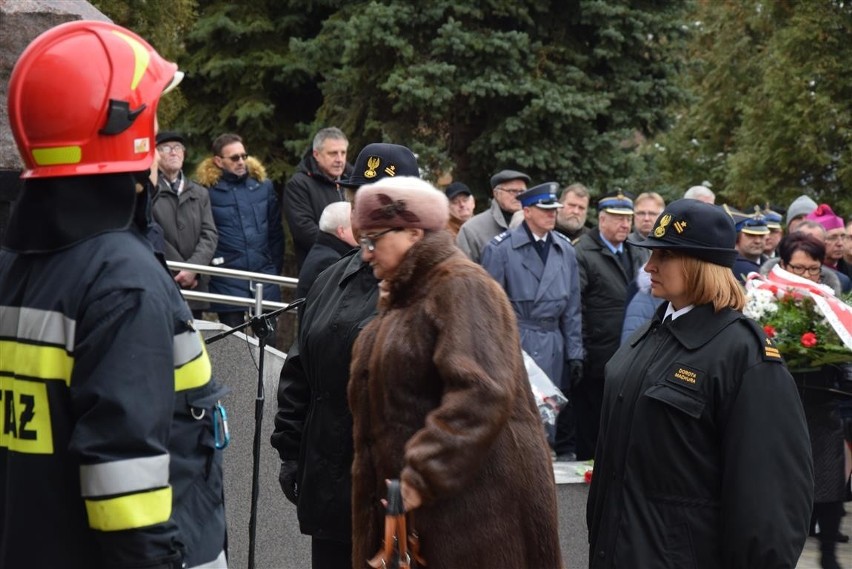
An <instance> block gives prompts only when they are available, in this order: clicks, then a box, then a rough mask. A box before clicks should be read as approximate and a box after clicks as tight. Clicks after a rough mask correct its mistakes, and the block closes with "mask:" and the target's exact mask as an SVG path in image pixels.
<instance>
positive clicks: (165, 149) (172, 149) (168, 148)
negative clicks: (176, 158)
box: [157, 144, 185, 154]
mask: <svg viewBox="0 0 852 569" xmlns="http://www.w3.org/2000/svg"><path fill="white" fill-rule="evenodd" d="M157 150H159V151H160V152H162V153H163V154H180V153H181V152H183V151H184V150H185V149H184V147H183V144H161V145H159V146H158V147H157Z"/></svg>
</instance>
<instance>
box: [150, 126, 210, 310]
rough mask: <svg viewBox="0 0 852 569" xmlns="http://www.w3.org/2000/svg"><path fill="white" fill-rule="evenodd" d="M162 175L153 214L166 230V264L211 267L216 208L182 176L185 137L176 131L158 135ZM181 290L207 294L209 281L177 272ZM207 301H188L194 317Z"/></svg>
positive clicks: (206, 194) (198, 188)
mask: <svg viewBox="0 0 852 569" xmlns="http://www.w3.org/2000/svg"><path fill="white" fill-rule="evenodd" d="M157 154H158V156H159V161H158V165H159V176H158V178H157V192H156V194H155V195H154V199H153V205H152V213H153V214H154V220H155V221H156V222H157V223H158V224H159V225H160V227H162V228H163V236H164V239H165V251H164V253H165V256H166V260H167V261H178V262H181V263H191V264H193V265H209V264H210V261H211V260H213V253H215V252H216V244H217V243H218V242H219V232H218V231H216V224H215V223H214V222H213V209H212V208H211V207H210V196H209V195H208V193H207V189H206V188H204V187H202V186H201V185H200V184H197V183H195V182H193V181H192V180H190V179H188V178H187V177H186V176H184V174H183V161H184V157H185V154H186V146H185V145H184V138H183V136H181V135H180V134H179V133H177V132H160V133H158V134H157ZM174 274H175V282H176V283H178V285H180V287H181V288H185V289H191V290H195V291H197V292H206V291H207V284H208V282H209V280H210V279H209V278H207V277H205V276H204V275H199V274H198V273H195V272H193V271H189V270H186V269H183V270H180V271H175V272H174ZM208 306H209V305H208V304H207V303H206V302H200V301H197V300H193V301H190V302H189V307H190V308H191V309H192V315H193V317H195V318H201V313H202V311H203V310H204V309H205V308H208Z"/></svg>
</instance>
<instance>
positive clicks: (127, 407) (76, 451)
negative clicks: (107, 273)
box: [70, 289, 182, 568]
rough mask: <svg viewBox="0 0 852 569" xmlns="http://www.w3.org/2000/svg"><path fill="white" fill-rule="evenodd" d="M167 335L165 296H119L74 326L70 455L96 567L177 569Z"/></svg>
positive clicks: (169, 333)
mask: <svg viewBox="0 0 852 569" xmlns="http://www.w3.org/2000/svg"><path fill="white" fill-rule="evenodd" d="M173 333H174V331H173V328H172V320H171V310H170V309H169V307H168V306H167V305H166V301H165V299H162V298H159V297H158V295H156V294H151V293H150V292H148V291H146V290H141V289H138V290H131V291H128V290H122V291H116V292H112V293H110V294H106V295H104V296H103V297H101V298H99V299H97V300H96V301H95V302H92V303H90V304H89V306H88V308H87V310H86V313H85V314H83V315H82V316H81V318H80V319H79V321H78V322H77V333H76V342H75V353H74V371H73V373H72V377H71V386H70V388H71V403H72V409H71V412H72V416H73V420H74V423H75V426H74V431H73V433H72V437H71V443H70V451H71V453H72V455H75V456H76V457H77V458H78V459H79V463H80V492H81V495H82V498H83V501H84V504H85V508H86V514H87V517H88V523H89V527H90V529H91V531H92V532H93V533H94V534H95V536H96V539H97V541H98V542H99V544H100V551H101V555H102V565H103V566H104V567H116V568H123V567H134V568H140V567H146V568H148V567H152V568H153V567H156V568H161V567H162V568H166V567H180V566H181V561H182V552H181V551H180V549H179V545H178V544H179V543H180V539H179V534H178V528H177V527H176V525H175V524H174V522H172V521H170V518H171V510H172V489H171V486H170V484H169V452H168V440H169V432H170V427H171V423H172V417H173V412H174V401H175V395H174V389H175V379H174V363H173V351H172V342H173Z"/></svg>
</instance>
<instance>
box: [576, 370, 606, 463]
mask: <svg viewBox="0 0 852 569" xmlns="http://www.w3.org/2000/svg"><path fill="white" fill-rule="evenodd" d="M603 387H604V378H603V376H597V377H596V376H586V377H584V378H583V381H581V382H580V383H579V384H577V385H575V386H574V388H573V390H572V393H573V395H574V417H575V421H576V423H575V424H576V426H577V460H589V459H592V458H594V457H595V446H596V445H597V444H598V432H599V431H600V423H601V405H603Z"/></svg>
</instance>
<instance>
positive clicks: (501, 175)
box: [491, 170, 530, 189]
mask: <svg viewBox="0 0 852 569" xmlns="http://www.w3.org/2000/svg"><path fill="white" fill-rule="evenodd" d="M509 180H523V181H524V183H526V184H529V183H530V177H529V176H527V175H526V174H524V173H523V172H518V171H517V170H500V171H499V172H497V173H496V174H494V175H493V176H491V188H492V189H493V188H496V187H497V186H499V185H500V184H502V183H503V182H508V181H509Z"/></svg>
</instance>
